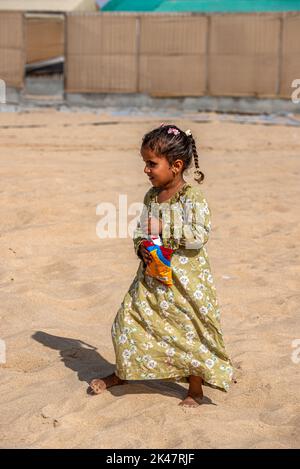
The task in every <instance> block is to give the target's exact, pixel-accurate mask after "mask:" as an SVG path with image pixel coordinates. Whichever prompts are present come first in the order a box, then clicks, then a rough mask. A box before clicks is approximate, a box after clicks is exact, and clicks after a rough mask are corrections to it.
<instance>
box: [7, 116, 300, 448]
mask: <svg viewBox="0 0 300 469" xmlns="http://www.w3.org/2000/svg"><path fill="white" fill-rule="evenodd" d="M161 121H165V122H166V121H167V122H170V121H171V122H174V123H176V124H177V125H179V126H181V127H182V128H184V129H187V128H191V129H192V131H193V133H194V134H195V135H196V137H197V139H198V142H199V150H200V153H201V159H200V161H201V165H202V169H203V172H204V173H205V176H206V179H205V183H204V184H203V186H202V189H203V192H204V193H205V195H206V197H207V199H208V201H209V203H210V206H211V209H212V233H211V237H210V240H209V242H208V244H207V250H208V253H209V257H210V263H211V267H212V273H213V276H214V280H215V284H216V288H217V294H218V299H219V303H220V305H221V311H222V327H223V332H224V339H225V343H226V346H227V350H228V352H229V353H230V355H231V357H232V360H233V363H234V366H235V369H236V380H237V383H236V384H232V386H231V389H230V391H229V393H222V392H220V391H218V390H214V389H211V388H207V387H205V388H204V390H205V399H204V402H203V405H202V406H200V407H199V408H197V409H184V408H182V407H180V406H178V403H179V402H180V399H181V398H182V397H183V395H184V393H185V385H182V384H177V383H166V382H163V381H151V382H150V381H147V382H146V381H144V382H135V383H130V384H126V385H125V386H121V387H120V386H119V387H116V388H113V389H112V390H111V392H110V391H107V392H105V393H104V394H103V395H101V396H89V395H88V394H87V393H86V389H87V382H88V381H89V380H90V379H91V378H93V377H95V376H97V375H102V376H103V375H105V374H107V373H109V372H111V371H112V370H113V364H114V351H113V346H112V342H111V336H110V328H111V323H112V321H113V319H114V317H115V314H116V311H117V309H118V307H119V305H120V303H121V301H122V299H123V296H124V294H125V293H126V291H127V289H128V287H129V284H130V283H131V281H132V279H133V276H134V274H135V272H136V269H137V267H138V259H137V258H136V257H135V255H134V252H133V249H132V240H131V239H130V238H129V237H128V238H126V239H105V240H100V239H99V238H98V237H97V236H96V224H97V222H98V221H99V219H100V217H99V215H97V214H96V206H97V204H99V203H100V202H103V201H106V202H112V203H114V204H116V205H117V206H118V196H119V193H121V194H127V195H128V205H129V204H130V203H132V202H141V201H142V199H143V195H144V193H145V192H146V190H147V189H148V188H149V187H150V185H149V182H148V180H147V179H146V177H145V176H144V174H143V165H142V161H141V159H140V156H139V145H140V141H141V137H142V135H143V134H144V133H145V132H146V131H148V130H150V129H151V128H153V127H155V126H157V125H159V124H160V122H161ZM101 122H102V123H103V125H100V124H101ZM104 124H105V125H104ZM0 158H1V187H0V193H1V232H0V237H1V243H0V246H1V254H0V255H1V265H0V287H1V290H0V292H1V303H0V304H1V312H0V319H1V334H0V338H1V339H2V340H5V343H6V348H7V357H6V358H7V360H6V363H5V364H2V365H1V366H0V376H1V378H0V383H1V388H0V389H1V400H0V422H1V428H0V441H1V443H0V445H1V447H2V448H9V447H18V448H23V447H30V448H51V447H60V448H73V447H80V448H83V447H87V448H275V447H277V448H295V447H299V444H300V436H299V425H300V413H299V410H300V406H299V388H300V378H299V370H300V363H298V364H297V361H300V352H297V350H296V349H294V348H293V346H292V345H293V341H295V340H296V339H300V330H299V303H300V292H299V285H300V282H299V274H300V265H299V240H300V221H299V208H300V207H299V200H300V185H299V175H300V129H299V128H296V127H285V126H283V125H280V126H266V125H241V124H236V123H235V124H233V123H229V122H220V120H219V118H218V117H217V116H215V117H213V116H212V117H211V122H207V123H196V122H191V121H190V120H189V119H185V120H183V119H181V120H180V119H171V120H170V119H169V120H168V119H166V118H165V117H163V118H161V119H160V118H158V117H151V116H150V117H147V116H144V117H143V116H141V117H136V118H134V117H122V118H120V117H117V116H109V115H95V114H92V113H78V112H77V113H63V112H57V111H55V110H46V111H32V112H22V113H2V114H0ZM186 179H187V180H188V181H191V180H192V179H191V173H190V175H188V177H187V178H186ZM298 347H299V346H298ZM293 353H294V358H295V357H296V360H295V359H294V361H293V360H292V354H293ZM297 359H298V360H297ZM125 430H126V431H125Z"/></svg>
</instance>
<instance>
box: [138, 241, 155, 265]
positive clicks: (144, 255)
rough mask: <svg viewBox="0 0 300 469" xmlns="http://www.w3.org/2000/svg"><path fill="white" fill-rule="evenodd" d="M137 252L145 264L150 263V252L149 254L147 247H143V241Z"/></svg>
mask: <svg viewBox="0 0 300 469" xmlns="http://www.w3.org/2000/svg"><path fill="white" fill-rule="evenodd" d="M139 253H140V254H141V256H142V258H143V261H144V263H145V264H146V265H148V264H150V262H152V257H151V254H150V252H149V251H147V249H146V248H145V246H144V245H143V243H141V244H140V247H139Z"/></svg>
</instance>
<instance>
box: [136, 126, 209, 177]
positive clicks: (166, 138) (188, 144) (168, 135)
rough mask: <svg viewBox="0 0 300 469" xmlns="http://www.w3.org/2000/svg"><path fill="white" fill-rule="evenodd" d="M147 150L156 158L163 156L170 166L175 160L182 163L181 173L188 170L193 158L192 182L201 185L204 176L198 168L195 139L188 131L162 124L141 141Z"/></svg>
mask: <svg viewBox="0 0 300 469" xmlns="http://www.w3.org/2000/svg"><path fill="white" fill-rule="evenodd" d="M145 147H146V148H149V149H150V150H152V151H154V152H155V153H156V154H157V155H158V156H159V155H162V156H165V157H166V159H167V161H168V162H169V164H170V165H171V164H172V163H173V162H174V161H176V160H177V159H180V160H182V161H183V171H185V170H186V169H188V168H189V167H190V166H191V164H192V160H193V158H194V163H195V170H194V180H195V181H196V182H198V184H201V183H202V181H203V179H204V174H203V173H202V171H200V168H199V157H198V153H197V148H196V142H195V139H194V137H193V135H192V133H191V131H190V130H187V131H185V132H184V131H183V130H181V129H179V127H177V126H176V125H173V124H164V123H162V124H161V125H160V127H158V128H156V129H153V130H151V131H150V132H148V133H147V134H145V135H144V137H143V139H142V148H145Z"/></svg>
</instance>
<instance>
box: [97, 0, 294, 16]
mask: <svg viewBox="0 0 300 469" xmlns="http://www.w3.org/2000/svg"><path fill="white" fill-rule="evenodd" d="M102 11H153V12H162V13H166V12H189V11H190V12H199V13H201V12H203V13H212V12H223V13H225V12H231V13H233V12H235V13H238V12H248V13H249V12H253V13H255V12H263V11H300V0H111V1H110V2H108V3H107V4H106V5H105V6H104V7H103V8H102Z"/></svg>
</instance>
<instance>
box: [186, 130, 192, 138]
mask: <svg viewBox="0 0 300 469" xmlns="http://www.w3.org/2000/svg"><path fill="white" fill-rule="evenodd" d="M185 133H186V135H187V136H188V137H189V136H190V135H192V132H191V130H190V129H187V130H186V131H185Z"/></svg>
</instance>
